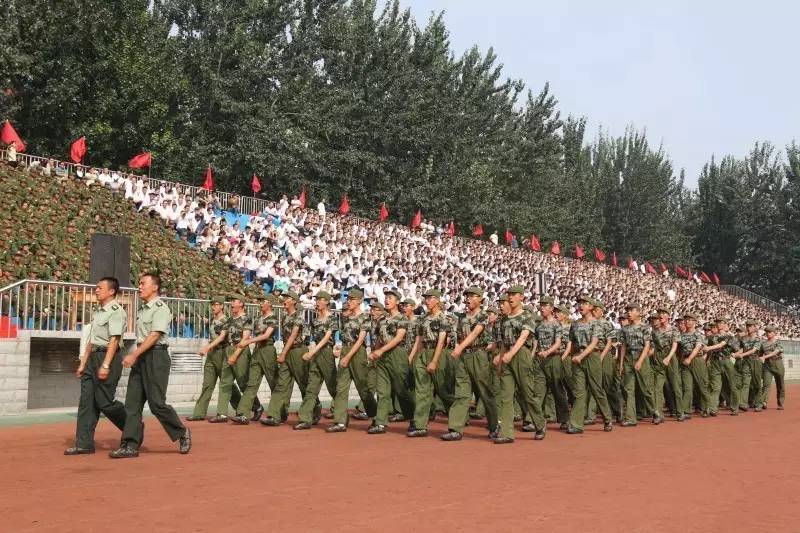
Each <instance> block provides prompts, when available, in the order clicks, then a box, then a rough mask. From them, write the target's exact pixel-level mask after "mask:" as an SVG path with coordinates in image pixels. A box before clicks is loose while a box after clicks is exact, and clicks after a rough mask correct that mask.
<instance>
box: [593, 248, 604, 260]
mask: <svg viewBox="0 0 800 533" xmlns="http://www.w3.org/2000/svg"><path fill="white" fill-rule="evenodd" d="M594 260H595V261H597V262H598V263H603V262H605V260H606V254H604V253H603V250H601V249H600V248H595V249H594Z"/></svg>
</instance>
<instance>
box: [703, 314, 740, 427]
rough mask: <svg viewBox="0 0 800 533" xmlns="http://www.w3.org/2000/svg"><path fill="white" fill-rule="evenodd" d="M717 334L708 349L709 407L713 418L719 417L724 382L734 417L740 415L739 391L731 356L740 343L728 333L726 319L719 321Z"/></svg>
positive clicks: (712, 338)
mask: <svg viewBox="0 0 800 533" xmlns="http://www.w3.org/2000/svg"><path fill="white" fill-rule="evenodd" d="M716 325H717V332H716V334H715V335H713V336H712V337H711V340H710V342H711V346H708V347H706V353H709V354H710V355H709V362H708V379H709V388H710V392H709V402H710V403H709V407H710V409H711V411H710V414H711V416H717V410H718V409H719V399H720V393H721V392H722V385H723V382H725V383H727V385H728V390H729V391H730V392H729V399H728V407H729V408H730V410H731V414H732V415H737V414H739V390H738V389H737V384H736V368H735V367H734V364H733V359H731V354H732V353H733V352H734V351H735V350H736V347H738V342H737V341H736V339H735V338H734V336H733V335H731V334H730V332H729V331H728V321H727V320H726V319H724V318H719V319H717V322H716Z"/></svg>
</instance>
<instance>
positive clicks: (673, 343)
mask: <svg viewBox="0 0 800 533" xmlns="http://www.w3.org/2000/svg"><path fill="white" fill-rule="evenodd" d="M656 312H657V313H658V315H657V316H658V320H657V323H656V326H655V327H654V328H653V332H652V334H651V336H652V340H653V351H652V357H653V360H652V365H651V366H652V368H653V385H654V388H655V391H654V392H655V394H654V399H655V403H656V406H658V408H659V409H663V407H664V401H665V398H664V386H665V384H668V385H669V392H670V394H671V396H672V398H671V399H670V400H669V401H668V402H667V403H668V404H671V405H672V415H673V416H675V417H676V418H677V419H678V421H681V422H682V421H683V420H685V418H684V414H685V413H684V412H683V384H682V382H681V374H680V368H679V367H678V357H677V353H678V341H679V340H680V333H679V332H678V330H677V329H675V328H674V327H673V326H672V325H670V314H669V310H668V309H666V306H661V307H659V308H658V309H657V310H656Z"/></svg>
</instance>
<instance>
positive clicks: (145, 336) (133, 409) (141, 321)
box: [109, 274, 192, 459]
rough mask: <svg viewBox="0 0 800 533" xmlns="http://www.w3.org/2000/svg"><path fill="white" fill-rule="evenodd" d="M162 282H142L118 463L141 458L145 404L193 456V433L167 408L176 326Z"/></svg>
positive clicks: (152, 278)
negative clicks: (171, 336)
mask: <svg viewBox="0 0 800 533" xmlns="http://www.w3.org/2000/svg"><path fill="white" fill-rule="evenodd" d="M160 289H161V279H160V278H159V277H158V276H157V275H155V274H144V275H142V276H141V277H140V278H139V296H140V297H141V299H142V300H143V304H142V307H141V308H139V313H138V316H137V318H136V344H137V346H136V349H135V350H134V351H133V352H131V353H130V354H128V355H126V356H125V358H124V359H123V360H122V366H124V367H127V368H130V369H131V373H130V375H129V376H128V390H127V393H126V395H125V429H124V430H123V431H122V441H121V445H120V447H119V449H117V450H114V451H113V452H111V453H110V454H109V455H110V456H111V457H112V458H114V459H122V458H128V457H137V456H138V455H139V446H140V445H141V443H142V439H143V438H144V425H143V424H142V409H144V403H145V402H147V404H148V405H149V407H150V411H151V412H152V413H153V415H154V416H155V417H156V418H157V419H158V421H159V422H161V426H162V427H163V428H164V430H165V431H166V432H167V435H168V436H169V438H170V440H172V441H173V442H175V441H176V440H180V447H179V450H180V453H183V454H186V453H189V450H190V449H191V447H192V433H191V431H190V430H189V428H187V427H185V426H184V425H183V424H182V423H181V421H180V418H178V415H177V413H175V409H173V408H172V406H171V405H169V404H167V401H166V398H167V384H168V383H169V370H170V364H171V362H170V357H169V352H168V351H167V332H169V326H170V323H171V322H172V313H171V312H170V310H169V307H167V305H166V304H165V303H164V302H163V301H162V300H161V298H159V297H158V293H159V290H160Z"/></svg>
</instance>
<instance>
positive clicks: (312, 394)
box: [297, 346, 347, 424]
mask: <svg viewBox="0 0 800 533" xmlns="http://www.w3.org/2000/svg"><path fill="white" fill-rule="evenodd" d="M323 383H324V384H325V388H327V389H328V394H330V396H331V398H336V358H335V357H334V356H333V348H332V347H330V346H326V347H325V348H323V349H321V350H320V351H318V352H317V353H316V354H315V355H314V357H313V359H311V361H309V365H308V385H306V393H305V395H304V396H303V403H302V404H301V405H300V410H299V411H298V412H297V416H298V418H299V419H300V422H306V423H308V424H316V423H318V422H319V419H320V418H321V417H322V406H321V405H320V403H319V391H321V390H322V384H323ZM334 404H335V402H334ZM344 405H345V409H346V408H347V400H345V404H344Z"/></svg>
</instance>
